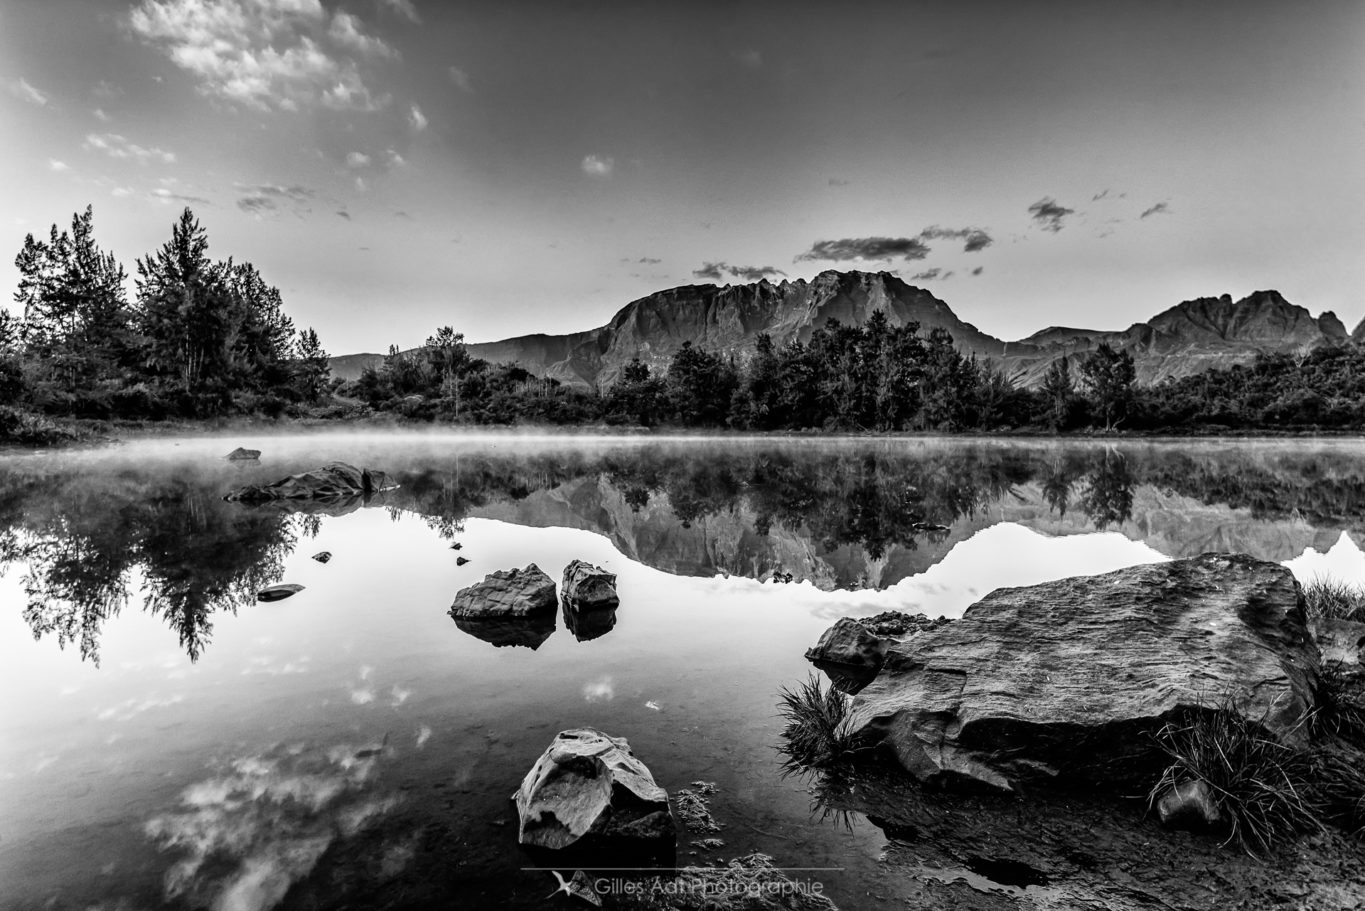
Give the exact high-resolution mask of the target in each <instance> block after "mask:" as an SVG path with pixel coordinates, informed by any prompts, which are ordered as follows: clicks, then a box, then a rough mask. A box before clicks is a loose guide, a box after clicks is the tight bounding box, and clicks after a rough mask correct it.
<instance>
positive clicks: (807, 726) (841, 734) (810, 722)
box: [778, 674, 858, 770]
mask: <svg viewBox="0 0 1365 911" xmlns="http://www.w3.org/2000/svg"><path fill="white" fill-rule="evenodd" d="M778 699H779V703H778V715H779V716H780V717H781V718H782V720H783V721H784V722H786V724H785V725H784V726H783V728H782V740H783V744H782V746H781V747H779V748H778V749H779V750H780V751H781V752H782V754H783V755H784V756H786V757H787V758H786V766H787V767H788V768H789V769H792V770H797V769H819V768H828V767H830V766H833V765H836V764H838V763H839V762H840V761H842V760H844V759H847V758H848V757H849V756H850V755H851V754H852V753H854V752H856V751H857V749H858V744H857V738H856V737H855V736H854V734H853V731H852V729H851V728H850V727H849V724H848V709H849V697H848V696H846V695H844V694H843V693H841V692H839V690H837V689H835V688H834V687H833V686H830V687H829V688H825V686H824V684H823V683H822V682H821V680H820V678H818V677H816V676H815V675H814V674H812V675H811V676H810V677H809V678H807V680H806V682H805V683H801V684H798V685H797V686H796V687H795V688H794V689H791V688H787V687H783V688H782V692H781V693H779V694H778Z"/></svg>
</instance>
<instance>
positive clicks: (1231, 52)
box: [0, 0, 1365, 354]
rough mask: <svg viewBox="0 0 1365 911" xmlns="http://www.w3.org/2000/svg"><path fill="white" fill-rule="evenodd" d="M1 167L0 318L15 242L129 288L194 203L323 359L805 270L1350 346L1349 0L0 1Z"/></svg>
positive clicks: (1004, 325) (1353, 124) (1015, 328)
mask: <svg viewBox="0 0 1365 911" xmlns="http://www.w3.org/2000/svg"><path fill="white" fill-rule="evenodd" d="M0 173H3V174H4V175H5V177H4V179H3V181H0V229H3V231H2V232H0V247H4V245H5V244H8V247H7V248H5V249H0V253H3V254H4V255H3V257H0V285H4V286H5V288H6V291H7V296H6V298H5V300H6V301H7V300H8V299H9V297H8V293H9V292H12V290H13V288H14V287H15V286H16V284H17V278H18V276H17V272H16V271H15V270H14V268H13V264H12V253H17V252H18V250H19V248H20V246H21V245H22V243H23V239H24V236H25V235H26V234H27V233H28V232H35V233H45V232H46V231H47V228H48V226H50V225H51V224H52V223H54V222H58V223H62V224H66V223H68V222H69V221H70V219H71V215H72V213H74V212H76V211H77V210H81V209H84V207H85V206H86V205H93V206H94V211H95V228H96V236H97V238H98V240H99V242H100V243H101V245H102V246H104V247H105V248H106V249H110V250H112V251H113V252H114V253H115V254H116V255H117V256H118V257H119V258H120V260H122V261H123V262H124V263H125V264H126V265H127V267H128V269H129V272H130V273H135V271H136V270H135V261H136V259H137V258H138V257H140V256H144V255H146V254H147V253H149V252H151V251H152V250H154V249H156V248H157V247H158V246H159V245H160V244H162V243H164V242H165V241H166V240H167V239H168V238H169V236H170V228H171V224H172V222H173V221H174V220H175V219H176V217H177V216H178V215H179V212H180V210H181V209H182V208H183V207H185V206H189V207H190V208H192V209H193V210H194V212H195V214H196V215H197V216H198V218H199V219H200V222H201V223H202V224H203V225H204V227H205V228H206V229H207V231H208V237H209V243H210V254H211V255H213V256H214V257H216V258H227V257H229V256H231V257H233V258H235V259H236V260H239V261H241V260H246V261H249V262H251V263H253V264H255V265H256V267H257V268H258V269H259V270H260V272H261V273H262V275H263V276H264V277H265V279H266V280H267V281H268V282H270V283H271V284H274V285H276V286H278V287H279V288H280V291H281V293H282V294H283V296H284V301H285V308H286V310H287V311H288V313H289V314H290V315H291V316H292V318H293V319H294V321H295V323H296V324H297V325H299V326H313V327H316V328H317V330H318V332H319V335H320V336H321V338H322V341H323V344H324V346H325V347H326V348H327V349H328V350H329V351H330V352H331V353H333V354H344V353H351V352H357V351H384V350H386V349H387V347H388V346H389V345H390V344H397V345H399V346H400V347H410V346H413V345H417V344H420V342H421V341H422V340H423V339H424V338H426V336H428V335H430V334H432V332H433V331H434V330H435V329H436V328H437V327H439V326H443V325H451V326H453V327H454V328H455V329H456V330H457V331H461V332H463V333H464V334H465V336H466V338H467V339H468V340H469V341H490V340H494V339H498V338H503V337H507V336H512V335H520V334H525V333H529V332H550V333H559V332H568V331H576V330H581V329H588V328H592V327H594V326H599V325H602V324H604V323H605V322H606V321H607V320H608V319H609V318H610V317H611V315H612V314H613V313H615V312H616V311H617V310H618V309H620V308H621V307H622V306H623V305H625V304H626V303H628V302H629V301H631V300H634V299H636V298H639V297H642V296H644V295H646V294H649V293H651V292H653V291H657V290H660V289H663V288H669V287H674V286H677V285H684V284H694V283H704V282H712V283H716V284H725V283H742V282H746V281H753V280H757V279H758V278H761V277H767V278H769V279H770V280H773V281H780V280H782V279H783V278H790V279H793V280H795V279H798V278H805V279H809V278H811V277H812V276H814V275H816V274H817V273H819V272H821V271H823V270H825V269H864V270H871V271H880V270H887V271H892V272H895V273H897V274H898V275H900V276H901V277H902V278H904V279H905V280H906V281H908V282H910V283H911V284H915V285H919V286H921V287H925V288H928V289H929V290H931V291H932V292H933V293H934V294H936V295H937V296H938V297H940V298H942V299H943V300H945V301H947V302H948V303H949V304H950V306H951V307H952V308H953V309H954V310H955V311H956V312H957V313H958V314H959V315H960V316H961V317H962V318H964V319H966V320H967V321H969V322H972V323H974V324H976V325H977V326H978V327H979V328H980V329H982V330H984V331H986V332H989V333H991V334H993V335H996V336H999V337H1002V338H1005V339H1015V338H1021V337H1023V336H1025V335H1028V334H1030V333H1032V332H1034V331H1036V330H1038V329H1041V328H1044V327H1046V326H1052V325H1060V326H1080V327H1086V328H1097V329H1121V328H1126V327H1127V326H1129V325H1131V324H1132V323H1133V322H1136V321H1139V320H1143V319H1146V318H1148V317H1150V316H1152V315H1154V314H1156V313H1157V312H1160V311H1161V310H1164V309H1166V308H1168V307H1170V306H1172V305H1174V304H1176V303H1178V302H1180V301H1182V300H1186V299H1190V298H1194V297H1200V296H1215V295H1220V294H1224V293H1228V294H1232V295H1233V296H1234V297H1241V296H1244V295H1246V294H1249V293H1251V292H1252V291H1254V290H1260V289H1272V288H1273V289H1278V290H1279V291H1281V292H1282V293H1283V294H1284V295H1285V296H1286V297H1287V298H1288V299H1289V300H1290V301H1292V302H1294V303H1298V304H1301V305H1303V306H1305V307H1307V308H1308V309H1309V310H1310V311H1312V312H1313V313H1314V314H1315V315H1316V314H1318V313H1320V312H1321V311H1323V310H1332V311H1334V312H1335V313H1337V315H1338V316H1340V317H1341V318H1342V319H1343V320H1344V321H1345V322H1346V324H1347V326H1348V328H1350V327H1353V326H1354V325H1355V324H1356V323H1357V322H1358V321H1360V320H1361V319H1362V317H1365V256H1362V253H1361V251H1362V250H1365V3H1359V2H1354V0H1344V2H1303V3H1284V2H1278V0H1277V2H1263V0H1235V2H1216V0H1206V2H1200V3H1188V2H1169V3H1166V2H1123V3H1119V2H1105V0H1086V2H1060V0H1034V2H1028V3H1017V2H960V0H959V2H942V3H940V2H915V0H897V2H829V3H817V2H809V0H783V2H767V3H763V2H718V0H717V2H686V3H683V2H677V3H667V2H643V0H636V2H586V0H535V2H521V0H470V2H461V0H449V2H446V0H443V2H437V0H139V2H131V0H0ZM11 251H12V253H11ZM130 291H131V282H130Z"/></svg>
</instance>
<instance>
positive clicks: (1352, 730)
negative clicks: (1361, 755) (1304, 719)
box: [1312, 661, 1365, 750]
mask: <svg viewBox="0 0 1365 911" xmlns="http://www.w3.org/2000/svg"><path fill="white" fill-rule="evenodd" d="M1314 695H1315V696H1316V697H1317V709H1316V710H1315V711H1314V713H1313V719H1312V720H1313V733H1314V734H1315V735H1317V736H1318V737H1324V736H1325V737H1332V738H1336V739H1338V740H1343V741H1345V742H1347V743H1349V744H1351V745H1352V746H1354V747H1356V748H1358V749H1362V750H1365V676H1362V675H1361V674H1360V673H1356V672H1353V670H1352V669H1350V668H1347V667H1346V666H1344V665H1342V664H1341V663H1340V662H1338V661H1325V662H1323V664H1322V667H1321V668H1320V669H1319V671H1318V687H1317V690H1316V692H1315V694H1314Z"/></svg>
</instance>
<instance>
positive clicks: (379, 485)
mask: <svg viewBox="0 0 1365 911" xmlns="http://www.w3.org/2000/svg"><path fill="white" fill-rule="evenodd" d="M396 486H397V485H396V484H394V483H393V482H392V481H390V480H389V476H388V475H386V474H385V473H384V472H382V471H376V470H374V469H372V468H356V467H355V466H354V465H348V464H346V463H345V462H330V463H328V464H327V465H324V466H322V467H321V468H315V469H313V470H312V471H305V472H303V473H301V474H294V475H290V476H289V477H287V478H282V479H281V480H279V481H276V482H275V483H273V484H263V485H249V486H247V487H239V488H238V489H236V490H234V491H232V492H231V493H229V494H228V495H227V497H226V498H225V499H228V500H239V501H241V502H243V503H262V502H268V501H271V500H348V499H352V498H357V497H359V498H365V499H368V498H369V497H372V496H374V495H375V494H376V493H379V492H380V491H383V490H389V489H391V488H393V487H396Z"/></svg>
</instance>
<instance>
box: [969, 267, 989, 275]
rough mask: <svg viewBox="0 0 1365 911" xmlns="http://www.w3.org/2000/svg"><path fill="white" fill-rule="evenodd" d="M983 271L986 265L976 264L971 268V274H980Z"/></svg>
mask: <svg viewBox="0 0 1365 911" xmlns="http://www.w3.org/2000/svg"><path fill="white" fill-rule="evenodd" d="M985 271H986V267H985V266H977V267H976V268H975V269H973V270H972V274H973V275H980V274H981V273H982V272H985Z"/></svg>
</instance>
